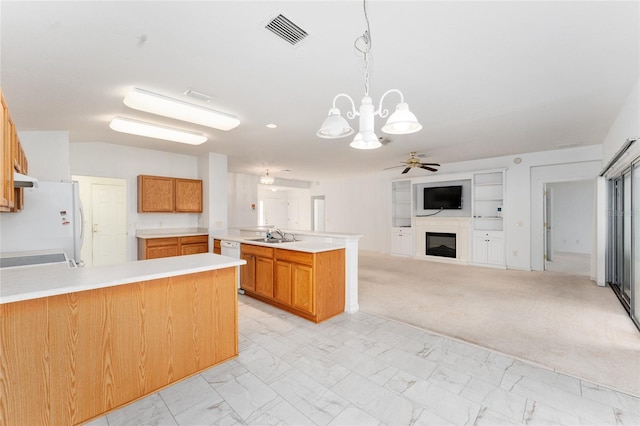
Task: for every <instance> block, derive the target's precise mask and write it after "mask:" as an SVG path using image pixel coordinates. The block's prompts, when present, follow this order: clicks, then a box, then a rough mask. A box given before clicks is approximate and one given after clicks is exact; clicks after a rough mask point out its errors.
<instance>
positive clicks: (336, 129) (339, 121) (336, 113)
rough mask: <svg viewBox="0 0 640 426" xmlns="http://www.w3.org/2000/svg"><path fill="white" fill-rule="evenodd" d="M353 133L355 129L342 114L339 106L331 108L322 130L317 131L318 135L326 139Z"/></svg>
mask: <svg viewBox="0 0 640 426" xmlns="http://www.w3.org/2000/svg"><path fill="white" fill-rule="evenodd" d="M351 134H353V129H352V128H351V126H349V123H348V122H347V120H345V119H344V117H343V116H342V115H341V114H340V110H339V109H338V108H331V109H330V110H329V115H328V117H327V118H325V120H324V121H323V122H322V126H321V127H320V130H318V132H317V133H316V135H317V136H319V137H321V138H325V139H337V138H343V137H345V136H349V135H351Z"/></svg>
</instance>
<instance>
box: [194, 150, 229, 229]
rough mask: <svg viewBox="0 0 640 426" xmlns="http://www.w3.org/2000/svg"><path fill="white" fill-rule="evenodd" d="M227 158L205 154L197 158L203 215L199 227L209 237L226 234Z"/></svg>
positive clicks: (220, 155) (214, 154)
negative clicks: (205, 229)
mask: <svg viewBox="0 0 640 426" xmlns="http://www.w3.org/2000/svg"><path fill="white" fill-rule="evenodd" d="M227 177H228V173H227V156H226V155H222V154H216V153H212V152H210V153H207V154H205V155H202V156H200V157H199V158H198V178H199V179H202V203H203V214H202V215H200V222H199V226H200V227H202V228H207V229H208V230H209V234H210V235H223V234H226V233H227V226H228V209H227Z"/></svg>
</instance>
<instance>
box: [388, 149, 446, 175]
mask: <svg viewBox="0 0 640 426" xmlns="http://www.w3.org/2000/svg"><path fill="white" fill-rule="evenodd" d="M409 155H410V156H409V158H408V159H407V160H406V161H404V162H403V163H404V164H403V166H393V167H387V168H386V169H385V170H388V169H394V168H396V167H405V169H404V170H403V171H402V174H405V173H407V172H408V171H409V170H411V169H413V168H414V167H420V168H421V169H425V170H429V171H430V172H437V171H438V170H437V169H434V168H433V167H431V166H435V167H440V164H438V163H422V162H421V161H420V159H419V158H418V157H419V156H418V155H416V153H415V151H414V152H411V153H410V154H409Z"/></svg>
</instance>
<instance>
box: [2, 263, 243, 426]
mask: <svg viewBox="0 0 640 426" xmlns="http://www.w3.org/2000/svg"><path fill="white" fill-rule="evenodd" d="M243 263H244V262H243V261H242V260H239V259H232V258H229V257H225V256H217V255H214V254H211V253H204V254H195V255H191V256H179V257H171V258H164V259H155V260H145V261H139V262H129V263H126V264H122V265H112V266H97V267H92V268H69V267H68V266H67V265H65V264H55V265H41V266H30V267H18V268H5V269H3V270H2V271H0V274H1V275H0V278H1V280H2V287H1V288H0V333H1V338H0V423H1V424H78V423H82V422H85V421H87V420H90V419H92V418H94V417H96V416H99V415H101V414H103V413H106V412H108V411H111V410H113V409H114V408H117V407H119V406H121V405H124V404H127V403H129V402H132V401H134V400H136V399H139V398H141V397H143V396H145V395H147V394H149V393H152V392H154V391H157V390H158V389H162V388H164V387H166V386H168V385H170V384H172V383H175V382H176V381H179V380H181V379H184V378H186V377H189V376H191V375H193V374H196V373H197V372H199V371H202V370H204V369H206V368H208V367H211V366H212V365H216V364H218V363H221V362H224V361H226V360H228V359H230V358H233V357H235V356H237V354H238V324H237V321H238V313H237V291H236V280H237V274H238V272H237V271H238V266H240V265H242V264H243Z"/></svg>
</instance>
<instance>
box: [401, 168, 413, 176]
mask: <svg viewBox="0 0 640 426" xmlns="http://www.w3.org/2000/svg"><path fill="white" fill-rule="evenodd" d="M409 170H411V167H407V168H406V169H404V170H403V171H402V173H401V174H405V173H407V172H408V171H409Z"/></svg>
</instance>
